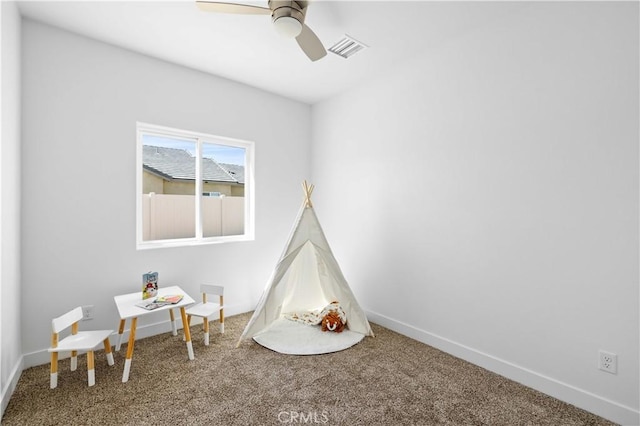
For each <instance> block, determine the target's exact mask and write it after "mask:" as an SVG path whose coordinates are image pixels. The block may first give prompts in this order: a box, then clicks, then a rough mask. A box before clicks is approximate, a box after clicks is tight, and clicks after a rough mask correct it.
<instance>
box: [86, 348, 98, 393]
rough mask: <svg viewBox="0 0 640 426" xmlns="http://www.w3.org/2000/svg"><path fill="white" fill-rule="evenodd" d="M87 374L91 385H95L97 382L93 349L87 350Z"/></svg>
mask: <svg viewBox="0 0 640 426" xmlns="http://www.w3.org/2000/svg"><path fill="white" fill-rule="evenodd" d="M87 375H88V381H89V386H93V385H95V384H96V370H95V365H94V359H93V351H89V352H87Z"/></svg>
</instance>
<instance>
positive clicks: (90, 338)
mask: <svg viewBox="0 0 640 426" xmlns="http://www.w3.org/2000/svg"><path fill="white" fill-rule="evenodd" d="M81 319H82V308H81V307H80V306H78V307H77V308H75V309H73V310H71V311H69V312H67V313H66V314H64V315H61V316H59V317H58V318H54V319H53V320H52V321H51V328H52V330H53V333H52V334H51V347H50V348H49V352H51V389H54V388H55V387H57V386H58V353H59V352H69V351H71V371H74V370H75V369H76V368H78V351H87V373H88V379H89V386H93V385H95V383H96V376H95V370H94V356H93V351H94V350H95V349H96V348H97V347H98V345H100V343H103V344H104V351H105V353H106V355H107V362H108V363H109V365H113V364H114V362H113V353H112V352H111V344H110V343H109V335H110V334H111V333H112V332H113V330H96V331H78V322H79V321H80V320H81ZM69 327H71V334H70V335H68V336H67V337H65V338H64V339H62V340H59V333H60V332H61V331H64V330H66V329H67V328H69Z"/></svg>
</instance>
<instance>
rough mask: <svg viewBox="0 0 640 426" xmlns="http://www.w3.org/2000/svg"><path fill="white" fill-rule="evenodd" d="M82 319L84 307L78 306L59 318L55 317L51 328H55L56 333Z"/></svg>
mask: <svg viewBox="0 0 640 426" xmlns="http://www.w3.org/2000/svg"><path fill="white" fill-rule="evenodd" d="M81 319H82V307H80V306H78V307H77V308H75V309H73V310H71V311H69V312H67V313H66V314H64V315H60V316H59V317H58V318H54V319H53V320H52V321H51V328H52V329H53V332H54V333H60V332H61V331H62V330H64V329H66V328H68V327H70V326H71V325H73V324H74V323H76V322H78V321H80V320H81Z"/></svg>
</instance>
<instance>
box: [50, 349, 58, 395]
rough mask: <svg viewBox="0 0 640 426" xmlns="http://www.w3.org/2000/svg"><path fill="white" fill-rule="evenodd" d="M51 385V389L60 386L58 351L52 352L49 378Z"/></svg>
mask: <svg viewBox="0 0 640 426" xmlns="http://www.w3.org/2000/svg"><path fill="white" fill-rule="evenodd" d="M49 387H50V388H51V389H55V388H56V387H58V352H51V374H50V378H49Z"/></svg>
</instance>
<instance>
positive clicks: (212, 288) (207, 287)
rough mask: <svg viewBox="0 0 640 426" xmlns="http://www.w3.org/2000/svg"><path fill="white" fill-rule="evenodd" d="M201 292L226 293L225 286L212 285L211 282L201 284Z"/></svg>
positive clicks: (221, 294) (217, 294) (219, 294)
mask: <svg viewBox="0 0 640 426" xmlns="http://www.w3.org/2000/svg"><path fill="white" fill-rule="evenodd" d="M200 292H201V293H205V294H211V295H216V296H223V295H224V287H222V286H220V285H211V284H201V285H200Z"/></svg>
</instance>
